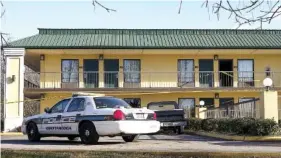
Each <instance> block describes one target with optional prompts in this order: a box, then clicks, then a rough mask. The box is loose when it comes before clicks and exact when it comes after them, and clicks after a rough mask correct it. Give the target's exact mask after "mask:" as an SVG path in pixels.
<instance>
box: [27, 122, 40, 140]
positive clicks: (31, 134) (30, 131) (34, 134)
mask: <svg viewBox="0 0 281 158" xmlns="http://www.w3.org/2000/svg"><path fill="white" fill-rule="evenodd" d="M27 137H28V140H29V141H31V142H38V141H40V139H41V136H40V134H39V132H38V128H37V125H36V124H35V123H33V122H31V123H29V124H28V125H27Z"/></svg>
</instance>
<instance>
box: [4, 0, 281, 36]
mask: <svg viewBox="0 0 281 158" xmlns="http://www.w3.org/2000/svg"><path fill="white" fill-rule="evenodd" d="M99 2H100V3H102V4H103V5H105V6H106V7H109V8H113V9H115V10H117V12H110V13H108V12H107V11H106V10H104V9H103V8H101V7H99V6H96V7H94V6H93V5H92V3H91V1H90V0H88V1H87V0H80V1H74V0H70V1H65V0H64V1H54V0H52V1H51V0H49V1H44V0H37V1H35V0H33V1H25V0H21V1H15V0H6V1H5V0H4V1H3V4H4V7H2V8H1V9H2V11H3V9H5V15H4V17H3V18H2V19H1V31H2V32H5V33H9V36H10V37H11V40H12V41H13V40H16V39H20V38H24V37H27V36H31V35H34V34H37V33H38V30H37V28H129V29H133V28H135V29H164V28H172V29H177V28H179V29H235V28H236V27H237V24H236V23H235V21H234V19H228V16H229V15H228V14H223V13H222V14H221V16H220V20H218V19H217V17H216V15H214V14H212V13H211V11H210V14H209V13H208V9H206V8H204V7H202V3H203V2H202V1H200V0H196V1H195V0H194V1H191V0H189V1H187V0H186V1H183V4H182V9H181V14H178V9H179V4H180V0H173V1H167V0H165V1H160V0H157V1H148V0H143V1H136V0H130V1H128V0H127V1H117V0H115V1H108V0H106V1H105V0H100V1H99ZM258 25H259V24H256V25H251V26H249V25H245V26H243V27H241V28H242V29H255V28H257V27H258ZM263 28H264V29H281V16H280V17H279V18H277V19H275V20H274V21H273V22H272V23H271V24H264V25H263Z"/></svg>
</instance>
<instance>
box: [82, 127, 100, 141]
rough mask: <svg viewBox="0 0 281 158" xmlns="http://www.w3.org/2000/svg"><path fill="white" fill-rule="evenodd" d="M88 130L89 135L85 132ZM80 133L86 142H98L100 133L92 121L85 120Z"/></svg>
mask: <svg viewBox="0 0 281 158" xmlns="http://www.w3.org/2000/svg"><path fill="white" fill-rule="evenodd" d="M86 130H87V131H88V132H89V135H88V136H87V135H86V134H85V133H86ZM79 135H80V139H81V141H82V143H84V144H97V143H98V141H99V135H98V133H97V131H96V128H95V126H94V125H93V123H91V122H85V123H83V124H82V125H81V126H80V128H79Z"/></svg>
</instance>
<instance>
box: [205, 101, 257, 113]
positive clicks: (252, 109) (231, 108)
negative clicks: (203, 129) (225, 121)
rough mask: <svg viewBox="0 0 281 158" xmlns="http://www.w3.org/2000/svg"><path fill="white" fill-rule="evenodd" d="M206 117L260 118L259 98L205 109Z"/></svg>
mask: <svg viewBox="0 0 281 158" xmlns="http://www.w3.org/2000/svg"><path fill="white" fill-rule="evenodd" d="M203 112H204V114H205V118H243V117H251V118H259V117H260V113H259V99H258V98H256V99H253V100H248V101H243V102H239V103H235V104H233V105H226V106H223V107H219V108H214V109H208V110H205V111H203Z"/></svg>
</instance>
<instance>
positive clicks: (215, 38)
mask: <svg viewBox="0 0 281 158" xmlns="http://www.w3.org/2000/svg"><path fill="white" fill-rule="evenodd" d="M8 47H9V48H24V51H25V56H24V62H25V65H28V66H29V67H30V68H32V69H33V70H34V71H35V72H27V71H26V72H25V83H26V84H25V87H24V94H25V96H26V97H32V96H36V95H40V96H41V97H42V98H46V99H44V100H43V99H42V100H41V103H40V112H43V111H44V108H45V107H51V106H53V105H54V104H55V103H56V102H58V101H59V100H60V99H61V98H65V97H69V96H71V95H72V93H73V92H95V93H104V94H106V95H112V96H117V97H120V98H125V99H126V100H130V99H132V98H135V100H137V101H138V102H139V105H141V106H146V105H147V104H148V103H149V102H153V101H176V102H178V103H179V104H180V107H194V106H195V105H198V104H199V101H200V100H204V101H205V104H206V105H215V107H221V106H224V105H226V104H231V103H233V102H234V103H237V102H239V101H243V100H247V99H251V98H258V97H259V93H260V91H262V90H263V89H264V87H263V84H262V81H263V79H264V78H265V77H266V76H270V77H271V78H272V80H273V89H275V90H277V91H278V93H279V95H281V30H197V29H147V30H145V29H39V33H38V34H36V35H33V36H30V37H27V38H24V39H20V40H17V41H14V42H12V43H10V44H9V45H8ZM265 71H267V73H265ZM48 98H49V99H48ZM279 102H280V103H279V109H281V98H280V99H279ZM11 106H12V105H11ZM15 106H16V105H15ZM194 109H196V108H194ZM194 111H196V110H194ZM196 113H197V112H196ZM196 113H194V114H193V115H194V116H195V115H196ZM279 119H280V118H279Z"/></svg>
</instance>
